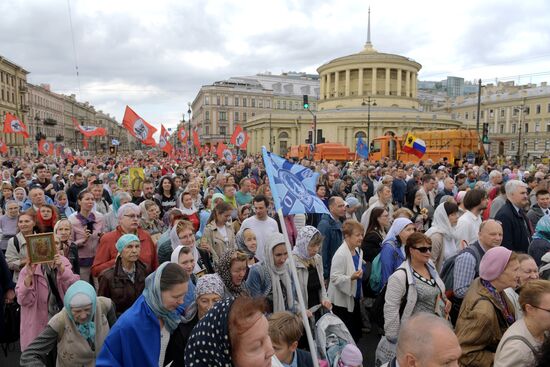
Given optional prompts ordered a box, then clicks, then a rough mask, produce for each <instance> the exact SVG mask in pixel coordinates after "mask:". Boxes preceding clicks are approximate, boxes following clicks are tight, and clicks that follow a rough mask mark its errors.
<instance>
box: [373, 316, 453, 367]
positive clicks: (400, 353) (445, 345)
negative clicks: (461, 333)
mask: <svg viewBox="0 0 550 367" xmlns="http://www.w3.org/2000/svg"><path fill="white" fill-rule="evenodd" d="M461 354H462V350H461V348H460V344H459V343H458V339H457V337H456V335H455V334H454V332H453V330H452V329H451V328H450V327H449V323H448V322H447V321H445V320H444V319H442V318H441V317H438V316H435V315H433V314H428V313H423V312H421V313H418V314H416V315H414V316H412V317H411V318H410V319H409V320H408V321H406V322H405V324H404V325H403V326H402V327H401V331H400V332H399V339H398V342H397V356H396V357H395V358H394V359H392V360H391V361H390V362H388V363H386V364H384V365H382V367H408V366H414V367H436V366H437V367H439V366H449V367H451V366H457V367H458V359H459V358H460V355H461Z"/></svg>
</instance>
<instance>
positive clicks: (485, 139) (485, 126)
mask: <svg viewBox="0 0 550 367" xmlns="http://www.w3.org/2000/svg"><path fill="white" fill-rule="evenodd" d="M481 141H482V142H483V143H484V144H487V143H488V142H489V123H488V122H484V123H483V133H482V134H481Z"/></svg>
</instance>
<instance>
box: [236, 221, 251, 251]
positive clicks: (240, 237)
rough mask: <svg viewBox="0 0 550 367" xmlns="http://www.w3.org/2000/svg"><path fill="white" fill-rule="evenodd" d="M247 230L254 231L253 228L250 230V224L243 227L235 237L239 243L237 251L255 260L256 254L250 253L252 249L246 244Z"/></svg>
mask: <svg viewBox="0 0 550 367" xmlns="http://www.w3.org/2000/svg"><path fill="white" fill-rule="evenodd" d="M247 229H250V230H252V228H250V225H248V224H245V225H244V226H241V228H240V229H239V232H237V234H236V235H235V242H236V243H237V249H238V250H239V251H241V252H243V253H245V254H246V255H247V256H248V258H249V259H253V258H254V256H256V253H255V252H252V251H250V249H249V248H248V247H247V246H246V244H245V243H244V231H246V230H247Z"/></svg>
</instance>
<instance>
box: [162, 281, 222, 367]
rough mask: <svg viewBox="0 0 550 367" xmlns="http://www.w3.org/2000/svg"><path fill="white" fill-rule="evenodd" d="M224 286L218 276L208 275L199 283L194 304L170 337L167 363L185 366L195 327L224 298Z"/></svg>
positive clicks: (165, 359)
mask: <svg viewBox="0 0 550 367" xmlns="http://www.w3.org/2000/svg"><path fill="white" fill-rule="evenodd" d="M223 294H224V285H223V283H222V280H221V279H220V277H218V276H217V275H216V274H206V275H204V276H203V277H201V278H200V279H199V280H198V281H197V287H196V288H195V297H194V299H193V303H192V304H191V305H190V307H189V308H188V309H187V310H186V311H185V316H184V317H183V318H182V321H181V322H180V324H179V325H178V328H177V329H176V330H175V331H174V332H173V333H172V335H171V336H170V343H168V348H167V349H166V357H165V358H164V361H165V362H168V363H169V362H170V361H173V362H172V363H173V364H172V365H173V366H184V353H182V351H184V350H185V347H186V346H187V341H188V340H189V336H190V335H191V332H192V330H193V328H194V327H195V325H197V323H198V322H199V320H201V319H202V318H203V317H204V316H205V315H206V313H207V312H208V311H209V310H210V309H211V308H212V307H213V306H214V304H216V302H218V301H220V300H221V299H222V298H223Z"/></svg>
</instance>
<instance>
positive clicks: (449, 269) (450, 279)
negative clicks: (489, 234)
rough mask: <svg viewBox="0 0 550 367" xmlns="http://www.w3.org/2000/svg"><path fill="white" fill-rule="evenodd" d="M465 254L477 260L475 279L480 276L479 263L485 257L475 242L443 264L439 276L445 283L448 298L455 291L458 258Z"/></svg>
mask: <svg viewBox="0 0 550 367" xmlns="http://www.w3.org/2000/svg"><path fill="white" fill-rule="evenodd" d="M465 252H468V253H470V254H472V255H473V256H474V258H475V259H476V275H475V277H476V278H477V277H478V275H479V263H480V262H481V258H482V257H483V253H484V252H483V249H482V248H481V246H480V245H479V243H477V242H475V243H472V244H471V245H470V246H468V247H466V248H464V249H463V250H461V251H459V252H458V253H456V254H454V255H453V256H451V257H450V258H448V259H447V260H445V262H444V263H443V267H442V268H441V271H440V272H439V276H440V278H441V280H443V283H445V292H446V293H447V296H448V297H449V296H450V293H449V292H450V291H453V290H454V289H453V288H454V269H455V262H456V258H457V257H458V256H459V255H462V254H463V253H465Z"/></svg>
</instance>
